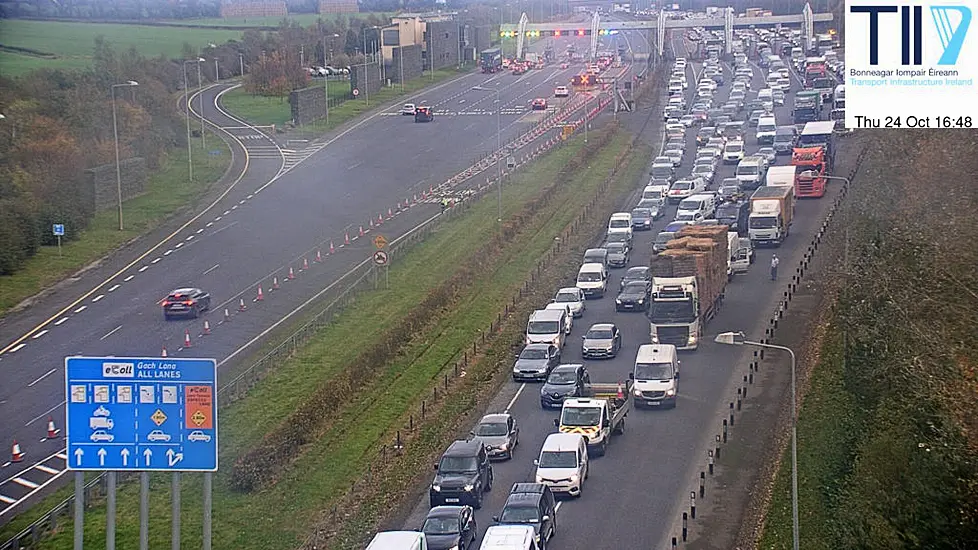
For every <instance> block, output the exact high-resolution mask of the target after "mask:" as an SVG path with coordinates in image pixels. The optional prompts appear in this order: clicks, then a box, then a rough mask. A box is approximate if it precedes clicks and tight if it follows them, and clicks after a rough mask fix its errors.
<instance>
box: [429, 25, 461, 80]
mask: <svg viewBox="0 0 978 550" xmlns="http://www.w3.org/2000/svg"><path fill="white" fill-rule="evenodd" d="M458 31H459V28H458V23H456V22H455V21H437V22H434V21H433V22H429V23H428V24H427V30H426V37H425V38H426V42H427V44H428V47H427V55H428V66H429V67H431V68H433V69H435V70H438V69H444V68H445V67H455V66H457V65H458V62H459V59H458V56H459V51H458V50H459V36H458Z"/></svg>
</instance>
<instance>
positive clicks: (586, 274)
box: [576, 263, 608, 298]
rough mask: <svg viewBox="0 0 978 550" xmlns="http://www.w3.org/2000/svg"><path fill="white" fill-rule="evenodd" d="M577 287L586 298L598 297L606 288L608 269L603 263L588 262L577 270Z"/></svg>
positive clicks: (602, 294)
mask: <svg viewBox="0 0 978 550" xmlns="http://www.w3.org/2000/svg"><path fill="white" fill-rule="evenodd" d="M576 286H577V288H579V289H581V290H583V291H584V295H585V296H587V297H588V298H591V297H595V298H600V297H602V296H604V293H605V291H606V290H608V270H607V268H605V266H604V264H598V263H588V264H584V265H582V266H581V269H580V270H579V271H578V272H577V285H576Z"/></svg>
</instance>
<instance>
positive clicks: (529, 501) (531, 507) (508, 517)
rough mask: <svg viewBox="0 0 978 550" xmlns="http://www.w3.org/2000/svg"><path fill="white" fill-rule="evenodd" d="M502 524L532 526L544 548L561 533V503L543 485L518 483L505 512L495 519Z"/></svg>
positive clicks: (505, 507) (493, 519)
mask: <svg viewBox="0 0 978 550" xmlns="http://www.w3.org/2000/svg"><path fill="white" fill-rule="evenodd" d="M492 521H494V522H496V523H497V524H499V525H529V526H530V527H533V532H534V534H535V535H536V537H537V540H539V541H540V542H539V543H538V546H537V547H538V548H540V549H544V548H546V547H547V543H548V542H550V539H552V538H553V536H554V535H556V534H557V503H556V500H555V499H554V494H553V492H552V491H551V490H550V487H549V486H547V485H544V484H543V483H514V484H513V490H512V491H510V493H509V498H507V499H506V504H504V505H503V509H502V511H501V512H500V513H499V515H498V516H493V517H492Z"/></svg>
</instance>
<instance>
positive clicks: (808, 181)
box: [791, 146, 828, 198]
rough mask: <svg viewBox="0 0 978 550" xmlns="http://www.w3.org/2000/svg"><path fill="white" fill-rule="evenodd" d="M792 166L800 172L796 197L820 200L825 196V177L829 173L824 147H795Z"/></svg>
mask: <svg viewBox="0 0 978 550" xmlns="http://www.w3.org/2000/svg"><path fill="white" fill-rule="evenodd" d="M791 164H792V168H796V169H797V170H798V175H797V176H796V177H795V197H798V198H802V197H813V198H818V197H821V196H823V195H825V183H826V179H825V177H824V176H825V175H826V173H827V172H828V159H827V158H826V154H825V149H824V148H823V147H820V146H816V147H795V149H794V150H793V151H792V153H791ZM811 172H814V175H811Z"/></svg>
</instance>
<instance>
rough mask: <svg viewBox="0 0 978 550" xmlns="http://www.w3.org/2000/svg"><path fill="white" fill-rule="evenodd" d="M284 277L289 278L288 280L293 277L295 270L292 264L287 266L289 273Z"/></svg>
mask: <svg viewBox="0 0 978 550" xmlns="http://www.w3.org/2000/svg"><path fill="white" fill-rule="evenodd" d="M286 278H287V279H289V280H290V281H291V280H292V279H295V271H294V270H293V269H292V266H289V274H288V276H287V277H286Z"/></svg>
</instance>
